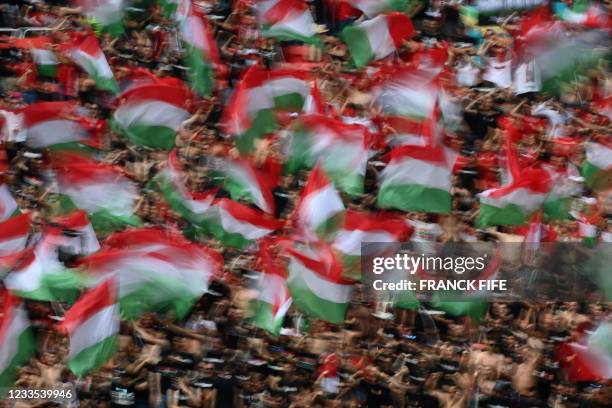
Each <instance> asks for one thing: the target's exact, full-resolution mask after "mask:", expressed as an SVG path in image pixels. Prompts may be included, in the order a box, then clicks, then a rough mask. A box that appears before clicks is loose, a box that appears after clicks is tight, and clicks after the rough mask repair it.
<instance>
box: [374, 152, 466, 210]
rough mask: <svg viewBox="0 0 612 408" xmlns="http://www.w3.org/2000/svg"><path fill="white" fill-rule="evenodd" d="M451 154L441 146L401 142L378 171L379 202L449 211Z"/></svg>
mask: <svg viewBox="0 0 612 408" xmlns="http://www.w3.org/2000/svg"><path fill="white" fill-rule="evenodd" d="M453 165H454V155H453V154H452V153H451V152H450V150H449V149H446V148H445V147H443V146H401V147H396V148H395V149H393V150H392V151H391V159H390V161H389V164H387V166H386V167H385V169H384V170H383V171H382V173H381V175H380V182H381V184H380V191H379V193H378V204H379V206H380V207H382V208H396V209H399V210H402V211H426V212H435V213H450V211H451V187H452V168H453Z"/></svg>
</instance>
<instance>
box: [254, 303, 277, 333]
mask: <svg viewBox="0 0 612 408" xmlns="http://www.w3.org/2000/svg"><path fill="white" fill-rule="evenodd" d="M249 309H250V311H251V313H252V315H251V317H249V318H247V319H246V320H247V322H248V323H250V324H252V325H253V326H257V327H259V328H260V329H264V330H266V331H268V332H270V333H272V334H273V335H275V336H278V335H279V334H280V329H281V326H282V324H283V318H282V317H281V318H278V319H275V318H274V314H273V313H272V310H273V306H272V305H271V304H269V303H266V302H263V301H261V300H258V299H253V300H251V302H250V305H249Z"/></svg>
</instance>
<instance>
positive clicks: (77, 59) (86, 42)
mask: <svg viewBox="0 0 612 408" xmlns="http://www.w3.org/2000/svg"><path fill="white" fill-rule="evenodd" d="M63 48H64V49H65V52H66V55H68V57H69V58H70V59H71V60H72V61H73V62H74V63H75V64H76V65H78V66H79V67H80V68H81V69H82V70H83V71H85V72H87V74H88V75H89V76H90V77H91V78H92V79H93V80H95V81H96V86H97V87H98V89H100V90H103V91H110V92H113V93H118V92H119V86H118V85H117V82H116V81H115V77H114V75H113V71H112V70H111V68H110V65H108V61H106V57H105V56H104V52H102V49H101V48H100V45H99V44H98V40H97V39H96V37H94V35H93V34H88V35H85V36H83V37H81V36H76V35H75V36H73V39H72V41H71V43H70V44H64V45H63Z"/></svg>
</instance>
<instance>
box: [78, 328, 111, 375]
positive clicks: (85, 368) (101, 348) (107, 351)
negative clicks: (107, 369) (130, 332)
mask: <svg viewBox="0 0 612 408" xmlns="http://www.w3.org/2000/svg"><path fill="white" fill-rule="evenodd" d="M118 344H119V342H118V338H117V336H116V335H113V336H110V337H107V338H105V339H104V340H102V341H100V342H99V343H96V344H94V345H93V346H91V347H88V348H86V349H85V350H83V351H81V352H80V353H79V354H77V355H76V356H74V357H73V358H71V359H70V360H68V368H69V369H70V371H72V372H73V373H74V374H76V376H77V377H79V378H81V377H83V376H84V375H85V374H87V373H89V372H91V371H95V370H97V369H98V368H100V367H102V366H103V365H104V363H106V362H107V361H108V360H109V359H110V358H111V357H112V356H113V354H115V351H116V350H117V347H118Z"/></svg>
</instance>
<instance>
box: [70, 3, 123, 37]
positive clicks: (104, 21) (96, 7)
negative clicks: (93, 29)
mask: <svg viewBox="0 0 612 408" xmlns="http://www.w3.org/2000/svg"><path fill="white" fill-rule="evenodd" d="M75 3H76V4H77V5H78V6H80V7H81V9H82V11H83V14H85V15H86V16H87V17H89V18H91V19H92V20H93V21H94V22H95V23H96V24H99V25H100V26H101V28H102V30H103V31H105V32H107V33H109V34H111V35H113V36H119V35H121V34H123V32H124V27H123V15H124V13H125V9H126V7H127V4H126V0H75Z"/></svg>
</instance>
